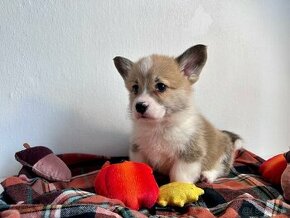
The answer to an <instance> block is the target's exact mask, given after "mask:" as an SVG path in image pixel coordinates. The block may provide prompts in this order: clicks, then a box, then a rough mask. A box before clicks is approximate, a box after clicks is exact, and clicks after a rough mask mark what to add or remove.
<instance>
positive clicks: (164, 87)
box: [114, 45, 207, 120]
mask: <svg viewBox="0 0 290 218" xmlns="http://www.w3.org/2000/svg"><path fill="white" fill-rule="evenodd" d="M206 59H207V53H206V47H205V46H204V45H196V46H193V47H191V48H189V49H187V50H186V51H185V52H184V53H183V54H181V55H180V56H178V57H177V58H172V57H167V56H161V55H151V56H148V57H145V58H142V59H140V60H139V61H137V62H132V61H130V60H129V59H126V58H124V57H119V56H118V57H115V58H114V63H115V66H116V68H117V70H118V71H119V73H120V74H121V76H122V77H123V79H124V81H125V85H126V87H127V89H128V91H129V93H130V105H129V107H130V111H131V113H132V118H133V119H134V120H139V119H142V120H160V119H163V118H165V117H167V116H170V115H171V114H173V113H176V112H179V111H182V110H185V109H186V108H188V107H189V106H190V105H191V101H192V100H191V93H192V91H191V86H192V85H193V84H194V83H195V82H196V81H197V80H198V78H199V75H200V72H201V70H202V68H203V66H204V64H205V62H206Z"/></svg>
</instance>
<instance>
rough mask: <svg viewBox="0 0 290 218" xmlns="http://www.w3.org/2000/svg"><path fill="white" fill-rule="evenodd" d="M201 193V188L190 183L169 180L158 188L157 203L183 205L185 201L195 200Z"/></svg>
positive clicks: (161, 204)
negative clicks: (169, 181)
mask: <svg viewBox="0 0 290 218" xmlns="http://www.w3.org/2000/svg"><path fill="white" fill-rule="evenodd" d="M202 194H204V191H203V189H201V188H198V187H196V186H195V185H194V184H192V183H184V182H171V183H168V184H166V185H163V186H161V187H160V188H159V197H158V200H157V203H158V204H159V205H160V206H163V207H165V206H167V205H168V206H178V207H183V206H184V204H186V203H191V202H195V201H197V200H198V197H199V196H200V195H202Z"/></svg>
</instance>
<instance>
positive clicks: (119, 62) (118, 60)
mask: <svg viewBox="0 0 290 218" xmlns="http://www.w3.org/2000/svg"><path fill="white" fill-rule="evenodd" d="M113 60H114V64H115V67H116V68H117V70H118V71H119V73H120V74H121V76H122V77H123V79H124V80H126V79H127V77H128V73H129V71H130V70H131V69H132V66H133V62H132V61H130V60H129V59H127V58H124V57H120V56H117V57H115V58H114V59H113Z"/></svg>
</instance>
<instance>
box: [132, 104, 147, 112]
mask: <svg viewBox="0 0 290 218" xmlns="http://www.w3.org/2000/svg"><path fill="white" fill-rule="evenodd" d="M135 108H136V111H137V112H138V113H140V114H144V113H145V112H146V110H147V108H148V105H147V104H146V103H145V102H138V103H137V104H136V105H135Z"/></svg>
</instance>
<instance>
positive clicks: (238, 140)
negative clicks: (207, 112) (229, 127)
mask: <svg viewBox="0 0 290 218" xmlns="http://www.w3.org/2000/svg"><path fill="white" fill-rule="evenodd" d="M222 132H223V133H225V134H227V135H228V136H229V137H230V139H231V141H232V143H233V144H234V146H235V149H236V150H239V149H241V148H243V146H244V141H243V139H242V138H241V137H240V136H239V135H237V134H235V133H233V132H229V131H226V130H222Z"/></svg>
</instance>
